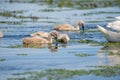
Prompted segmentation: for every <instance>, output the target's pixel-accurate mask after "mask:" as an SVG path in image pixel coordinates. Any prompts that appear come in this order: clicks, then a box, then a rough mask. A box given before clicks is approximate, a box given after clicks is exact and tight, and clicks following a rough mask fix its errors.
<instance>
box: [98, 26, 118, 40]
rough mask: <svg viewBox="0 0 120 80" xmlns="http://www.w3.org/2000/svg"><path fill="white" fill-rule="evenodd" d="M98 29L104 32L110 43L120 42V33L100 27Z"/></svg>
mask: <svg viewBox="0 0 120 80" xmlns="http://www.w3.org/2000/svg"><path fill="white" fill-rule="evenodd" d="M98 29H99V30H100V31H101V32H102V34H103V35H104V37H105V38H106V39H107V41H108V42H120V33H117V32H113V31H109V30H107V29H105V28H103V27H102V26H99V25H98Z"/></svg>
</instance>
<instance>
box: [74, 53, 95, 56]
mask: <svg viewBox="0 0 120 80" xmlns="http://www.w3.org/2000/svg"><path fill="white" fill-rule="evenodd" d="M94 55H95V54H86V53H81V54H75V56H80V57H87V56H94Z"/></svg>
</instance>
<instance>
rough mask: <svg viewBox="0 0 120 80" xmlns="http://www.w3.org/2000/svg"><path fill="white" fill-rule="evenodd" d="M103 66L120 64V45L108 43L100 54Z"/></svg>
mask: <svg viewBox="0 0 120 80" xmlns="http://www.w3.org/2000/svg"><path fill="white" fill-rule="evenodd" d="M98 57H99V58H100V64H101V65H116V64H120V43H107V44H106V45H105V46H104V47H103V48H101V50H99V52H98Z"/></svg>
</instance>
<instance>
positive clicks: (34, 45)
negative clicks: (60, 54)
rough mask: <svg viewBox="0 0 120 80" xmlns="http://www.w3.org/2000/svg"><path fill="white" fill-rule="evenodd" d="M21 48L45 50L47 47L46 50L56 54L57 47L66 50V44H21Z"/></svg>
mask: <svg viewBox="0 0 120 80" xmlns="http://www.w3.org/2000/svg"><path fill="white" fill-rule="evenodd" d="M23 46H24V47H25V48H28V47H29V48H45V47H47V46H48V49H49V50H50V51H51V52H57V51H58V48H59V47H62V48H66V46H67V44H63V43H60V44H59V43H54V44H51V43H49V44H43V43H39V44H38V43H37V44H23Z"/></svg>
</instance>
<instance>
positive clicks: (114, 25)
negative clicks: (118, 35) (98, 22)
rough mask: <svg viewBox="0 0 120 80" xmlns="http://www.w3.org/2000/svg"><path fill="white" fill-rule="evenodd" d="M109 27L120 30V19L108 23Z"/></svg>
mask: <svg viewBox="0 0 120 80" xmlns="http://www.w3.org/2000/svg"><path fill="white" fill-rule="evenodd" d="M107 27H108V28H112V29H114V30H116V31H120V20H117V21H113V22H110V23H108V24H107Z"/></svg>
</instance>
